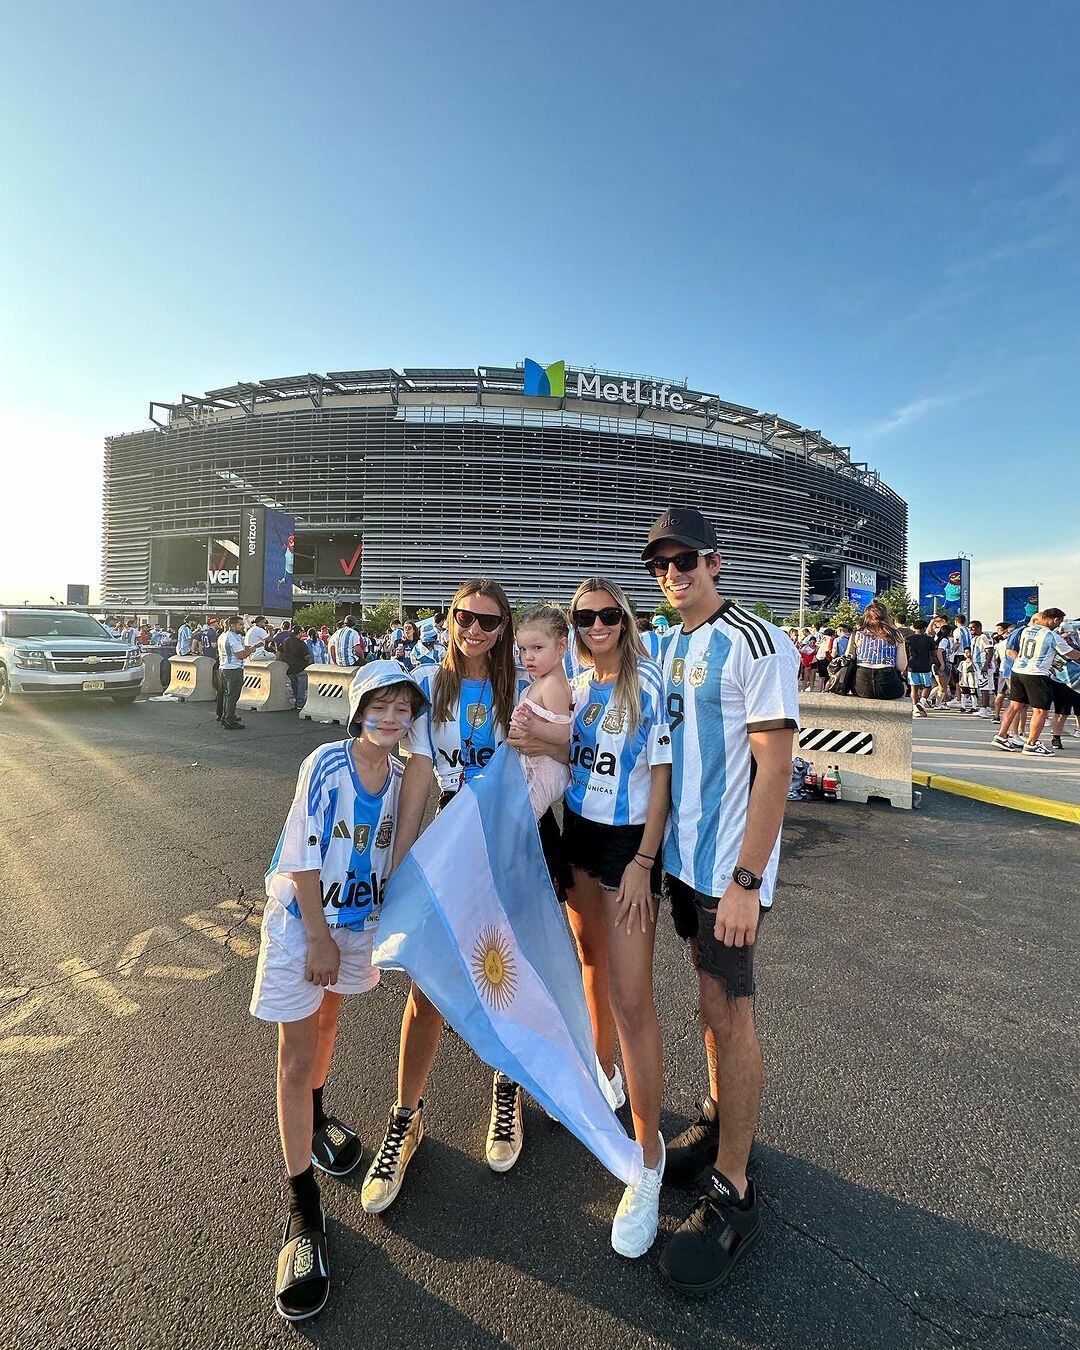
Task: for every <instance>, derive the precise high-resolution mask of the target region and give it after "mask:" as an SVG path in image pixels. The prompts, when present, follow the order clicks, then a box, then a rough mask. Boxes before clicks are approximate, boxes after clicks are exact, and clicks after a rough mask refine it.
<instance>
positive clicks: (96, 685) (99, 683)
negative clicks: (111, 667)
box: [82, 680, 105, 692]
mask: <svg viewBox="0 0 1080 1350" xmlns="http://www.w3.org/2000/svg"><path fill="white" fill-rule="evenodd" d="M82 687H83V690H84V691H86V692H89V691H90V690H93V689H104V688H105V681H104V680H83V682H82Z"/></svg>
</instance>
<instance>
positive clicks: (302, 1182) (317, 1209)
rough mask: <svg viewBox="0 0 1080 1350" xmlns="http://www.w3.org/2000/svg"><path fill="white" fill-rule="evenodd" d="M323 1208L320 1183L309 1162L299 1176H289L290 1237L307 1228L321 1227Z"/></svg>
mask: <svg viewBox="0 0 1080 1350" xmlns="http://www.w3.org/2000/svg"><path fill="white" fill-rule="evenodd" d="M321 1210H322V1204H321V1197H320V1195H319V1183H318V1182H317V1181H316V1180H315V1169H314V1167H312V1165H311V1164H310V1163H308V1165H307V1168H306V1169H305V1170H304V1171H303V1172H301V1173H300V1175H299V1176H296V1177H289V1237H290V1238H293V1237H295V1236H296V1235H297V1233H302V1232H303V1231H304V1230H305V1229H306V1228H319V1227H321V1226H322V1218H321Z"/></svg>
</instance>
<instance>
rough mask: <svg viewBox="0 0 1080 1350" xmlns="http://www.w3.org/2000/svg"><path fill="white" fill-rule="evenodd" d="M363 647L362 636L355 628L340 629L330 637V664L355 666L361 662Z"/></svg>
mask: <svg viewBox="0 0 1080 1350" xmlns="http://www.w3.org/2000/svg"><path fill="white" fill-rule="evenodd" d="M362 652H363V647H362V646H361V643H360V634H359V633H358V632H357V631H356V629H355V628H339V629H338V630H337V632H336V633H332V634H331V636H330V664H331V665H333V666H355V665H356V664H357V662H358V661H359V660H360V656H361V653H362Z"/></svg>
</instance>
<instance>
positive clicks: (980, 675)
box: [971, 619, 994, 722]
mask: <svg viewBox="0 0 1080 1350" xmlns="http://www.w3.org/2000/svg"><path fill="white" fill-rule="evenodd" d="M971 665H972V669H973V672H974V676H975V687H974V694H975V699H976V706H975V707H974V708H972V712H973V713H974V714H975V716H976V717H981V718H982V719H983V721H984V722H988V721H989V720H990V719H991V718H992V717H993V713H992V712H991V711H990V697H991V695H992V694H993V692H994V640H993V638H991V636H990V635H989V633H984V632H983V626H982V624H981V623H980V622H979V620H978V619H972V621H971Z"/></svg>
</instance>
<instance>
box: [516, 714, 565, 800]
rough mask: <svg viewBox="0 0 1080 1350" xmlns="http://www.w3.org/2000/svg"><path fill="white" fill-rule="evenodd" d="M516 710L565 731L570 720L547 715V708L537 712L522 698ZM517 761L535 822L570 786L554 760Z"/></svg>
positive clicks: (562, 768)
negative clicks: (527, 711)
mask: <svg viewBox="0 0 1080 1350" xmlns="http://www.w3.org/2000/svg"><path fill="white" fill-rule="evenodd" d="M518 708H528V709H529V711H530V712H532V713H535V714H536V716H537V717H542V718H543V719H544V721H545V722H551V723H552V724H553V725H554V726H557V727H568V726H570V724H571V723H572V722H573V720H574V719H573V718H572V717H563V716H562V715H561V714H559V713H553V712H548V710H547V708H541V707H540V705H539V704H538V703H534V702H533V701H532V699H531V698H523V699H522V700H521V702H520V703H519V704H518ZM514 713H515V714H516V713H517V708H515V709H514ZM519 757H520V759H521V767H522V768H523V769H524V770H525V781H526V783H528V785H529V800H530V801H531V802H532V808H533V810H534V811H535V812H536V819H537V820H539V819H540V817H541V816H542V815H543V814H544V812H545V811H547V810H548V808H549V807H552V806H554V805H555V803H556V802H557V801H558V800H559V798H560V797H561V796H562V795H563V793H564V792H565V791H566V789H567V788H568V787H569V786H570V770H569V768H567V766H566V765H565V764H560V763H559V761H558V760H557V759H552V758H551V757H550V755H522V754H520V752H519Z"/></svg>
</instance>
